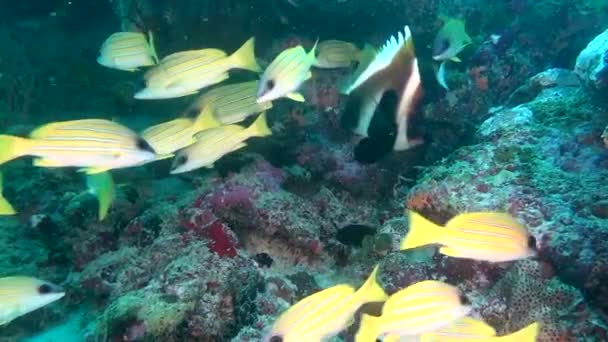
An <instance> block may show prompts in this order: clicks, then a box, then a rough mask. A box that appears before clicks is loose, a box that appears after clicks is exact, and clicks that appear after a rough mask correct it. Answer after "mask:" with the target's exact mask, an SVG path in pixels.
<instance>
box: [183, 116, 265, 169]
mask: <svg viewBox="0 0 608 342" xmlns="http://www.w3.org/2000/svg"><path fill="white" fill-rule="evenodd" d="M271 133H272V132H271V131H270V129H269V128H268V125H267V124H266V114H265V113H262V114H260V116H259V117H258V118H257V119H256V120H255V121H254V122H253V123H252V124H251V126H249V127H247V128H244V127H242V126H239V125H226V126H220V127H214V128H210V129H206V130H204V131H201V132H199V133H197V134H196V135H195V136H194V138H195V139H196V142H195V143H194V144H192V145H190V146H188V147H186V148H184V149H182V150H181V151H179V152H178V153H177V155H176V156H175V159H174V160H173V165H172V167H171V173H172V174H177V173H182V172H187V171H191V170H194V169H198V168H201V167H213V163H215V162H216V161H217V160H219V159H220V158H222V157H223V156H224V155H226V154H228V153H230V152H234V151H236V150H238V149H240V148H243V147H245V146H246V144H245V140H247V139H249V138H251V137H264V136H267V135H270V134H271Z"/></svg>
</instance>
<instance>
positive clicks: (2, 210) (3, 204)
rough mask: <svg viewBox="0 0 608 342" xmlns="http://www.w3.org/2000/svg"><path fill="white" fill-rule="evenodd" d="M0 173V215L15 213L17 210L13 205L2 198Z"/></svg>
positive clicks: (0, 177)
mask: <svg viewBox="0 0 608 342" xmlns="http://www.w3.org/2000/svg"><path fill="white" fill-rule="evenodd" d="M3 178H4V177H3V175H2V173H0V215H2V216H4V215H15V214H16V213H17V212H16V211H15V209H14V208H13V206H12V205H11V204H10V203H9V202H8V201H7V200H6V198H4V195H2V190H3V189H4V181H3V180H4V179H3Z"/></svg>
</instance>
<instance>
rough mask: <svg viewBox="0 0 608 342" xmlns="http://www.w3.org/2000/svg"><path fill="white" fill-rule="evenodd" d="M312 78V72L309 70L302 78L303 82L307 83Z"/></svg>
mask: <svg viewBox="0 0 608 342" xmlns="http://www.w3.org/2000/svg"><path fill="white" fill-rule="evenodd" d="M311 78H312V72H311V71H310V70H309V71H308V73H307V74H306V76H305V77H304V81H307V80H309V79H311Z"/></svg>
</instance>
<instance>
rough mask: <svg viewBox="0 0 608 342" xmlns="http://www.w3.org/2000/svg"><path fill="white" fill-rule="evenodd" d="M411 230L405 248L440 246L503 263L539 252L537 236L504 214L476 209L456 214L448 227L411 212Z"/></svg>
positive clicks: (460, 254) (448, 251)
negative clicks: (476, 210) (475, 210)
mask: <svg viewBox="0 0 608 342" xmlns="http://www.w3.org/2000/svg"><path fill="white" fill-rule="evenodd" d="M409 219H410V231H409V232H408V234H407V235H406V237H405V239H403V241H402V242H401V249H408V248H415V247H419V246H424V245H431V244H437V245H440V246H441V248H439V253H441V254H443V255H447V256H450V257H455V258H468V259H474V260H481V261H490V262H503V261H513V260H518V259H523V258H527V257H531V256H534V255H536V239H535V238H534V236H532V235H530V233H528V231H527V229H526V227H524V226H523V225H522V224H521V223H519V222H517V220H516V219H515V218H514V217H513V216H511V215H509V214H504V213H493V212H473V213H464V214H460V215H457V216H455V217H454V218H452V219H451V220H449V221H448V222H447V223H446V225H445V227H442V226H439V225H437V224H435V223H433V222H431V221H429V220H427V219H426V218H424V217H422V216H420V215H419V214H417V213H415V212H413V211H409Z"/></svg>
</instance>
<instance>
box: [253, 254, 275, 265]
mask: <svg viewBox="0 0 608 342" xmlns="http://www.w3.org/2000/svg"><path fill="white" fill-rule="evenodd" d="M253 259H254V260H255V261H256V262H257V263H258V264H259V265H260V267H270V266H272V263H273V262H274V260H272V257H271V256H270V255H269V254H268V253H264V252H262V253H258V254H256V255H255V256H254V257H253Z"/></svg>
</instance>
